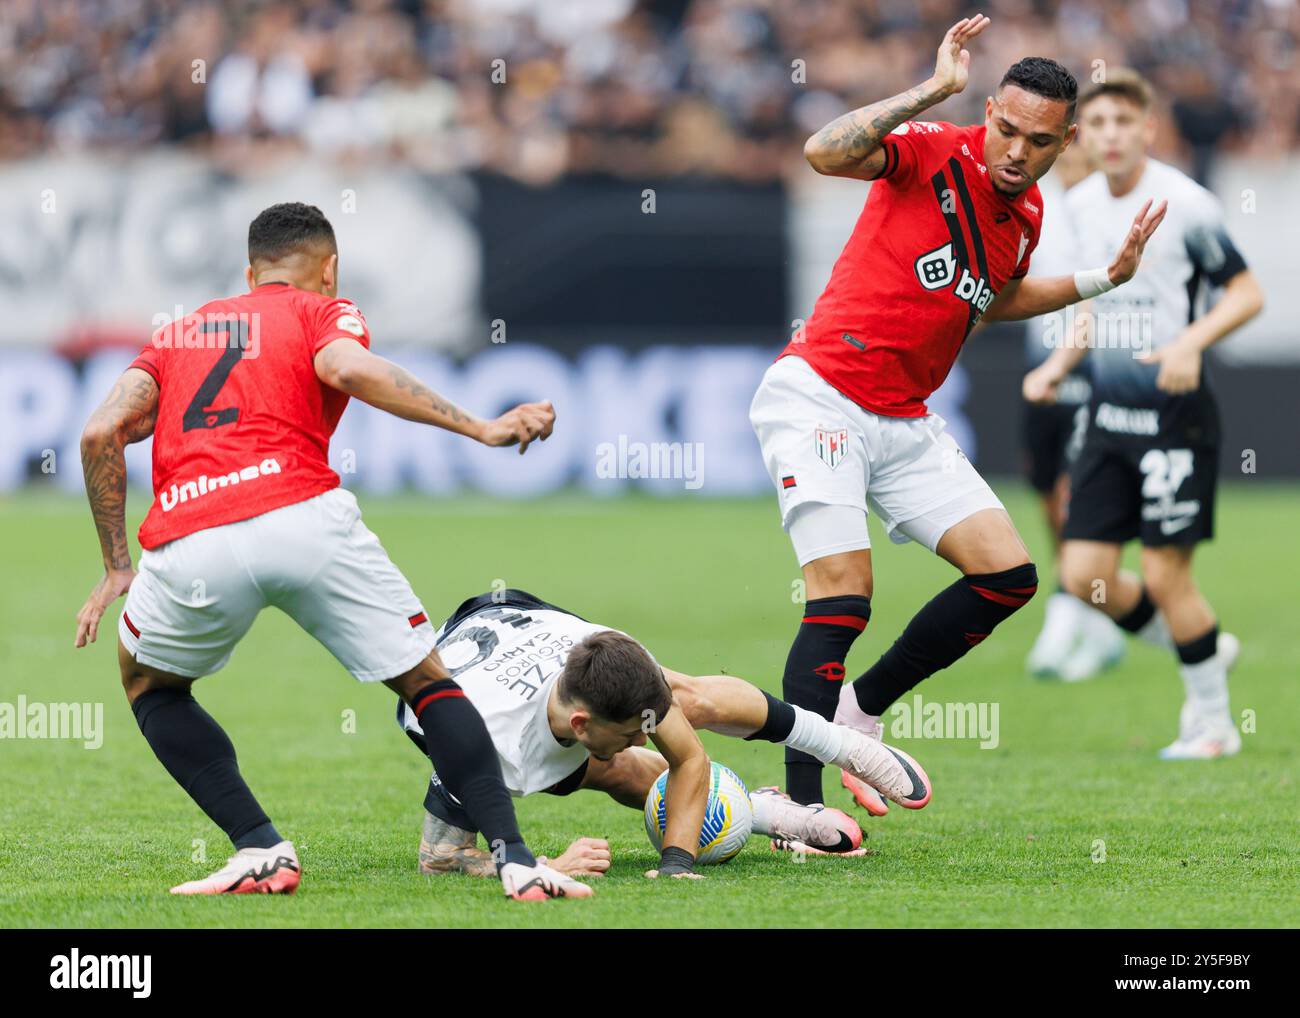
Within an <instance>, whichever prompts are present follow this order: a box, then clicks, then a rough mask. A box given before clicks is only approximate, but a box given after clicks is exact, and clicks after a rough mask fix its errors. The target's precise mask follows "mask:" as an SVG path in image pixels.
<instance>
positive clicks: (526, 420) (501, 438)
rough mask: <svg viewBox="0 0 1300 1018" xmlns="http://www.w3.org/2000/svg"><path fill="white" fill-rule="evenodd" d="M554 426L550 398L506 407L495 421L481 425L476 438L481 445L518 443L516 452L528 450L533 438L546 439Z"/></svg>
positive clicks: (553, 412) (521, 452)
mask: <svg viewBox="0 0 1300 1018" xmlns="http://www.w3.org/2000/svg"><path fill="white" fill-rule="evenodd" d="M554 428H555V407H553V406H551V403H550V401H549V400H546V401H544V402H541V403H521V404H519V406H517V407H515V408H514V409H513V410H507V411H506V412H505V413H503V414H502V415H501V416H500V417H498V418H497V419H496V420H495V421H488V422H487V424H485V425H484V426H483V435H482V437H481V438H480V439H479V441H481V442H482V443H483V444H484V445H518V446H519V455H521V456H522V455H523V454H524V452H526V451H527V449H528V445H529V443H530V442H533V441H534V440H541V441H543V442H545V441H546V440H547V439H548V438H550V437H551V431H552V430H553V429H554Z"/></svg>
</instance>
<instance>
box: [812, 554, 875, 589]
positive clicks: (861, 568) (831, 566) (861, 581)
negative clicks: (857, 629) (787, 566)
mask: <svg viewBox="0 0 1300 1018" xmlns="http://www.w3.org/2000/svg"><path fill="white" fill-rule="evenodd" d="M869 562H870V560H869V559H868V558H867V556H866V555H865V554H861V553H855V552H850V553H847V554H842V555H827V556H826V557H825V558H819V559H814V560H813V561H812V562H809V563H808V564H807V565H806V566H804V567H803V573H804V581H805V583H806V584H807V589H808V596H809V597H810V598H812V597H850V596H853V595H858V596H860V597H871V595H872V593H873V592H874V591H873V583H872V576H871V566H870V565H869Z"/></svg>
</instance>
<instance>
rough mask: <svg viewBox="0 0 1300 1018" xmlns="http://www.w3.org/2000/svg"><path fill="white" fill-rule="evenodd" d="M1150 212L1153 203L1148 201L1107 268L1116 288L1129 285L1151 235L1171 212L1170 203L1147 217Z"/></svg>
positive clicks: (1134, 218)
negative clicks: (1167, 213)
mask: <svg viewBox="0 0 1300 1018" xmlns="http://www.w3.org/2000/svg"><path fill="white" fill-rule="evenodd" d="M1150 210H1151V201H1150V199H1148V200H1147V203H1146V204H1145V205H1143V206H1142V208H1141V209H1139V210H1138V214H1137V215H1136V216H1134V217H1133V225H1132V226H1130V227H1129V231H1128V236H1127V237H1125V238H1124V243H1123V244H1121V245H1120V249H1119V252H1118V253H1117V254H1116V255H1115V260H1114V261H1113V262H1111V263H1110V266H1109V267H1108V268H1107V273H1108V274H1109V276H1110V281H1111V282H1112V283H1114V284H1115V285H1116V286H1119V285H1120V284H1121V283H1127V282H1128V281H1129V280H1130V279H1132V278H1133V274H1134V273H1135V272H1137V270H1138V265H1139V264H1140V263H1141V261H1142V252H1143V251H1144V250H1145V249H1146V246H1147V241H1148V240H1150V239H1151V234H1153V233H1155V232H1156V227H1157V226H1159V225H1160V222H1161V220H1163V219H1164V218H1165V213H1166V212H1168V211H1169V203H1168V202H1167V201H1162V202H1161V203H1160V204H1159V206H1157V208H1156V210H1155V211H1154V212H1151V214H1150V215H1147V213H1148V212H1150Z"/></svg>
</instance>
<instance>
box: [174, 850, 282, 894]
mask: <svg viewBox="0 0 1300 1018" xmlns="http://www.w3.org/2000/svg"><path fill="white" fill-rule="evenodd" d="M301 879H302V868H301V867H300V866H299V865H298V853H297V852H296V851H294V847H293V842H291V841H282V842H280V843H279V844H278V845H273V846H272V847H271V848H241V849H240V850H239V851H238V852H236V853H235V854H234V855H232V856H231V857H230V858H229V859H227V860H226V865H224V866H222V867H221V869H219V870H217V871H216V872H215V873H213V874H211V875H209V876H206V877H204V878H202V879H201V880H191V881H189V882H188V883H184V884H177V885H176V886H175V887H173V888H172V894H293V892H294V891H296V890H298V883H299V881H300V880H301Z"/></svg>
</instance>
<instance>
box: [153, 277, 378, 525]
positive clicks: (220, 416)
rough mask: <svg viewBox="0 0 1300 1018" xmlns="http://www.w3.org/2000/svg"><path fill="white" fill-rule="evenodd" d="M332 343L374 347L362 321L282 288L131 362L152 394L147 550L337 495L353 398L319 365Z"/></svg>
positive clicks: (339, 304)
mask: <svg viewBox="0 0 1300 1018" xmlns="http://www.w3.org/2000/svg"><path fill="white" fill-rule="evenodd" d="M336 339H355V340H357V341H358V342H359V343H361V344H362V345H363V346H366V347H369V346H370V332H369V330H368V329H367V328H366V322H365V319H364V318H363V317H362V316H361V312H360V311H358V310H357V308H356V307H355V306H353V305H352V304H350V303H349V302H347V301H345V300H341V299H339V298H335V297H326V296H324V295H323V294H319V293H313V292H311V291H309V290H299V289H297V288H296V287H293V286H290V285H289V284H287V283H264V284H263V285H261V286H259V287H258V288H257V289H255V290H253V291H252V292H251V293H246V294H242V295H241V296H238V297H229V298H226V299H224V300H215V301H211V302H209V303H208V304H205V305H203V307H201V308H199V310H198V311H196V312H194V313H193V314H191V315H187V316H186V317H185V318H183V319H180V320H179V321H176V322H173V323H171V324H169V325H166V326H163V328H161V329H159V330H158V331H157V332H155V333H154V335H153V337H152V339H151V340H150V342H149V345H148V346H146V347H145V348H144V351H143V352H142V353H141V354H140V356H139V357H137V358H136V359H135V360H134V361H133V362H132V364H131V366H132V367H134V368H143V369H144V370H145V371H147V372H149V374H151V375H153V377H154V378H155V380H157V382H158V388H159V394H158V419H157V423H156V424H155V425H154V433H153V492H154V502H153V505H152V506H150V507H149V513H148V515H147V516H145V520H144V523H143V524H142V525H141V527H140V545H141V546H142V547H144V548H157V547H158V546H159V545H162V544H166V543H167V542H168V541H174V540H176V538H178V537H184V536H185V535H186V534H192V533H194V532H195V531H196V530H204V529H206V528H207V527H216V526H220V525H221V524H223V523H233V522H235V521H236V520H246V519H248V518H249V517H251V516H258V515H260V514H261V513H265V512H269V511H270V510H272V509H279V508H280V507H281V506H286V505H292V504H293V503H295V502H301V501H303V500H304V499H308V498H312V497H313V496H315V495H319V494H321V493H322V492H326V491H329V490H330V489H332V488H335V487H337V486H338V483H339V475H338V474H336V473H335V472H334V471H333V470H331V469H330V466H329V440H330V436H331V435H332V434H333V433H334V428H335V427H336V426H337V425H338V422H339V418H340V417H341V416H342V415H343V410H344V408H345V407H346V406H347V403H348V397H347V394H346V393H342V392H339V391H338V390H337V389H332V388H330V387H329V386H327V385H325V384H324V383H323V382H321V381H320V379H318V378H317V377H316V369H315V365H314V359H315V357H316V354H317V352H318V351H319V350H320V349H321V347H323V346H324V345H325V344H326V343H330V342H332V341H333V340H336Z"/></svg>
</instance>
